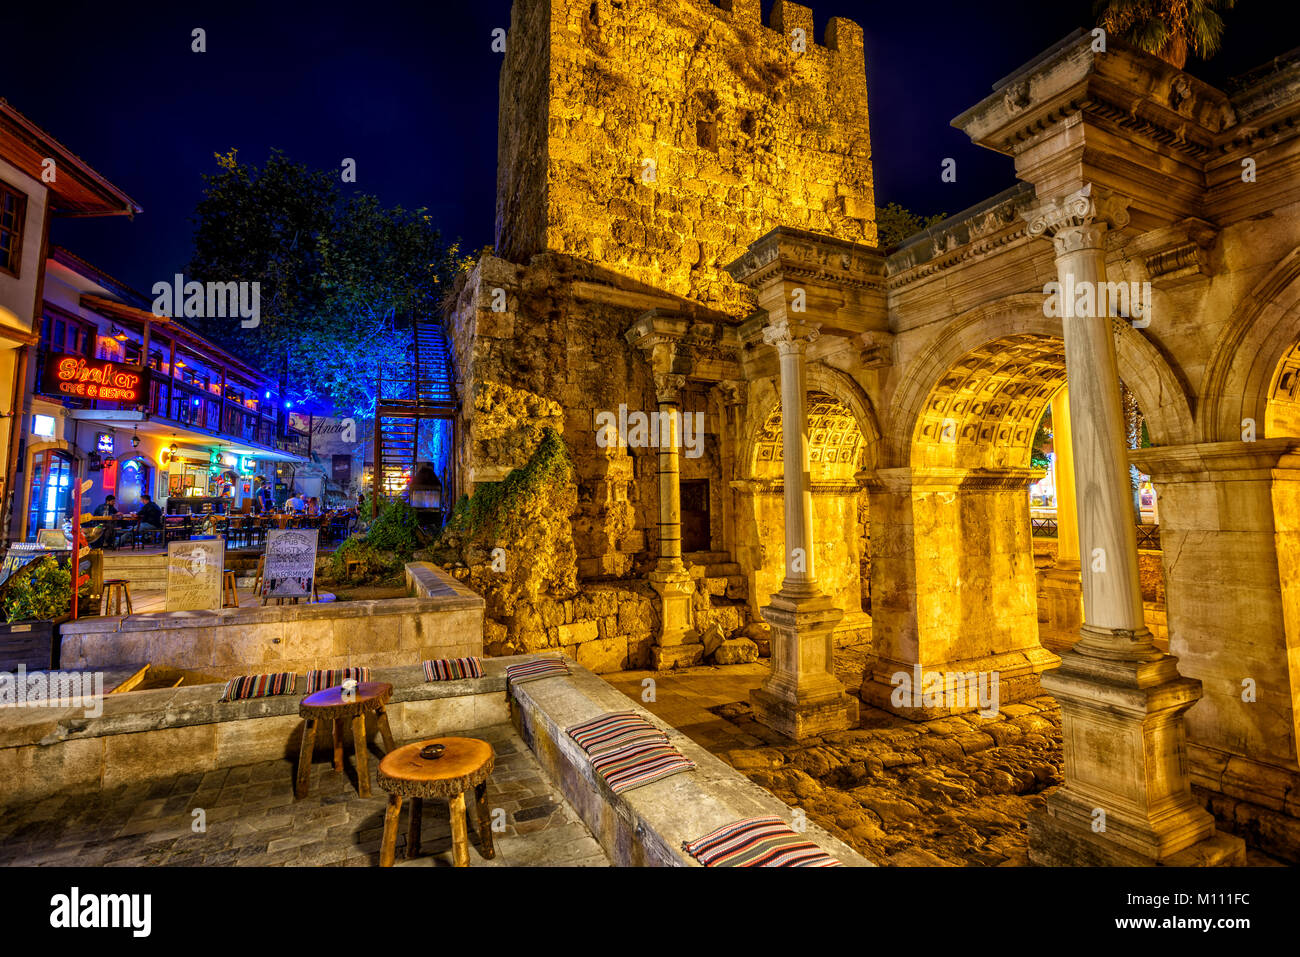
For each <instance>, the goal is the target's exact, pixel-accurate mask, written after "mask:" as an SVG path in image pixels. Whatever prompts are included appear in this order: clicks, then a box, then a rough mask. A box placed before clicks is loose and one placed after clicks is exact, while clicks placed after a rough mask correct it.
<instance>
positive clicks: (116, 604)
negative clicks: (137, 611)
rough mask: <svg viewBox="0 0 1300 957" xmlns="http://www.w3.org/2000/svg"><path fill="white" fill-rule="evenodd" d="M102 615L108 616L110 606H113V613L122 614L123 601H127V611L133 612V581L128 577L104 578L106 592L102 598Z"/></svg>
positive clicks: (128, 612) (115, 614)
mask: <svg viewBox="0 0 1300 957" xmlns="http://www.w3.org/2000/svg"><path fill="white" fill-rule="evenodd" d="M101 601H102V602H103V604H102V605H101V606H100V612H99V613H100V615H101V616H104V617H107V615H108V608H109V605H110V604H111V605H112V606H113V615H114V616H115V617H116V616H117V615H120V614H122V602H123V601H125V602H126V613H127V614H128V615H130V614H131V582H130V580H129V579H126V578H106V579H104V592H103V597H102V598H101Z"/></svg>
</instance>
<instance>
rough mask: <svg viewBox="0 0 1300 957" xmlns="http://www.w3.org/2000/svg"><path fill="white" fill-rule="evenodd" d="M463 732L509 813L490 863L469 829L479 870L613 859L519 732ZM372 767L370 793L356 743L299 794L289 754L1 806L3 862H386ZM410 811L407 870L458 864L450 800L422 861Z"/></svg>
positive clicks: (428, 816)
mask: <svg viewBox="0 0 1300 957" xmlns="http://www.w3.org/2000/svg"><path fill="white" fill-rule="evenodd" d="M464 734H465V736H467V737H475V738H482V739H483V740H485V741H488V742H490V743H491V744H492V747H493V748H494V749H495V751H496V768H495V770H494V771H493V773H492V779H491V781H490V783H489V784H488V804H489V806H490V807H491V808H492V809H493V810H495V809H501V810H504V811H505V814H504V816H502V815H499V814H498V815H495V816H496V818H497V820H498V830H497V831H496V833H495V834H494V843H495V845H496V852H497V853H496V857H495V858H494V859H493V860H491V861H485V860H483V858H482V856H481V855H480V854H479V845H478V837H477V832H476V831H475V829H474V828H473V827H472V826H471V844H472V849H471V850H470V866H471V867H485V866H486V867H512V866H513V867H520V866H524V867H528V866H564V867H573V866H578V867H593V866H595V867H608V866H609V859H608V858H607V857H606V856H605V853H604V851H603V850H601V847H600V845H599V844H597V843H596V841H595V839H594V838H593V837H592V836H591V833H590V832H589V831H588V830H587V828H586V826H585V825H584V824H583V823H582V821H581V820H580V819H579V818H578V815H577V813H576V812H575V811H574V810H573V808H572V807H570V806H569V804H568V803H567V802H566V801H565V800H564V798H563V797H561V795H560V793H559V792H558V790H556V789H555V788H554V787H552V786H551V784H550V782H549V781H548V780H547V779H546V777H545V775H544V774H543V773H542V770H541V768H540V767H539V766H538V764H537V761H536V760H535V759H534V758H533V755H532V754H531V752H529V750H528V748H527V747H526V746H525V745H524V743H523V742H522V741H521V740H520V739H519V737H518V735H517V734H516V733H515V731H514V729H513V728H511V727H510V726H509V725H499V726H495V727H491V728H483V729H479V730H477V731H467V732H464ZM368 764H369V767H370V775H371V791H372V794H371V797H369V798H361V797H358V796H357V791H356V785H355V783H354V777H353V771H352V767H353V765H352V755H351V751H350V750H349V751H348V756H347V761H346V767H347V770H346V771H345V772H344V773H342V774H339V773H336V772H334V771H333V770H332V769H331V768H330V765H329V762H328V760H323V759H318V760H317V762H316V764H315V765H314V766H313V767H312V778H311V789H310V791H309V792H308V795H307V797H305V798H303V799H301V800H295V799H294V796H293V774H294V767H293V763H292V762H291V761H288V760H279V761H265V762H262V763H260V764H252V765H245V766H243V767H237V768H226V769H222V770H218V771H210V772H208V773H206V774H190V775H184V776H181V777H174V778H169V779H164V780H161V781H157V782H154V783H149V784H135V785H129V786H126V787H119V788H115V789H113V790H110V791H103V792H88V793H87V792H83V793H68V794H61V795H56V796H54V797H50V798H47V799H46V800H44V801H39V802H35V803H29V804H18V805H13V806H10V807H3V808H0V864H4V865H67V866H76V867H96V866H108V867H140V866H151V865H158V864H161V865H165V866H178V867H180V866H204V867H216V866H267V865H286V864H287V865H294V866H311V865H334V866H357V867H368V866H378V864H379V842H380V838H381V836H382V835H383V830H384V807H385V805H386V803H387V799H388V795H387V793H386V792H384V791H382V790H380V789H379V787H378V786H377V785H376V784H375V783H374V781H375V777H374V776H375V770H376V768H377V767H378V765H379V758H378V757H377V756H376V755H375V753H374V752H373V751H372V752H371V760H370V761H369V762H368ZM471 803H472V802H471ZM407 806H408V805H404V806H403V808H402V820H401V828H400V832H399V834H398V838H397V865H398V866H399V867H430V866H436V867H442V866H445V867H450V866H451V829H450V824H449V821H448V816H447V805H446V804H445V803H444V802H441V801H426V802H425V807H424V818H423V826H422V828H421V847H422V851H421V856H419V857H417V858H415V859H414V860H411V861H406V860H404V859H403V852H404V848H405V844H406V822H407V817H406V815H407ZM196 808H202V809H203V811H204V813H205V815H206V823H207V830H206V833H195V832H194V831H193V829H192V827H193V823H194V820H195V818H194V815H193V811H194V810H195V809H196ZM471 820H472V819H471Z"/></svg>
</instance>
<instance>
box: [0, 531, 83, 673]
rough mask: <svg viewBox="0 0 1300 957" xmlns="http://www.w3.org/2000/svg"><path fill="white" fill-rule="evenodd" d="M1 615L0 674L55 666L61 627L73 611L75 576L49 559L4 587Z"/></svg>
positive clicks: (34, 563) (42, 560) (48, 557)
mask: <svg viewBox="0 0 1300 957" xmlns="http://www.w3.org/2000/svg"><path fill="white" fill-rule="evenodd" d="M5 585H6V587H5V591H4V597H3V599H0V612H2V613H3V615H4V624H0V671H14V670H16V669H17V668H18V666H19V665H23V666H24V667H26V668H28V669H32V670H35V669H45V668H53V667H55V666H56V664H57V663H56V661H55V659H56V657H57V654H56V651H57V645H56V642H55V638H56V635H57V634H58V626H59V625H60V624H62V623H63V622H64V621H66V620H67V619H68V616H69V614H70V612H71V609H72V574H71V572H70V571H69V570H68V569H67V568H62V567H60V566H59V563H58V561H57V560H56V559H55V558H54V557H53V556H50V555H47V556H46V557H44V558H42V559H41V560H40V561H37V562H33V563H32V564H31V565H29V566H27V567H26V568H23V569H22V570H20V571H18V572H17V573H15V574H14V575H13V577H12V578H10V579H9V581H8V582H6V583H5Z"/></svg>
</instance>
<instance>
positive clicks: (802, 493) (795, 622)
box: [750, 316, 858, 739]
mask: <svg viewBox="0 0 1300 957" xmlns="http://www.w3.org/2000/svg"><path fill="white" fill-rule="evenodd" d="M817 335H818V331H817V327H816V325H815V324H812V323H801V322H795V321H791V320H789V319H787V318H786V317H784V316H777V317H774V318H773V319H772V321H771V322H769V324H768V325H767V327H766V328H765V329H764V330H763V339H764V341H765V342H767V343H768V344H769V345H773V346H775V347H776V350H777V353H778V355H779V358H780V366H781V433H782V451H783V454H784V459H785V461H784V483H785V487H784V492H783V495H784V503H785V562H784V565H785V578H784V581H783V582H782V585H781V590H780V591H778V592H777V593H776V594H775V595H773V596H772V599H771V603H770V604H769V605H766V606H764V608H763V609H762V612H761V613H762V615H763V619H764V620H765V621H766V622H767V623H768V624H770V625H771V626H772V673H771V674H770V675H769V676H768V677H767V679H766V680H764V682H763V684H762V686H761V687H759V688H757V689H755V690H754V691H753V692H751V695H750V702H751V704H752V705H753V708H754V717H755V718H756V719H757V720H758V721H759V722H761V723H763V724H765V725H767V726H768V727H770V728H773V729H775V730H777V731H780V732H781V733H782V734H784V735H786V736H787V737H791V738H795V739H800V738H805V737H810V736H813V735H817V734H821V733H823V732H825V731H834V730H842V729H845V728H850V727H853V726H855V725H856V724H857V718H858V702H857V699H855V698H853V697H851V696H850V695H848V694H846V693H845V691H844V686H843V685H842V684H840V682H839V681H838V680H837V679H836V677H835V673H834V668H835V646H834V640H833V635H834V632H835V626H836V624H837V623H838V622H839V620H840V618H841V617H843V612H842V611H841V610H840V609H839V608H836V607H835V605H834V603H833V602H832V601H831V599H830V598H829V597H827V596H826V595H824V594H823V593H822V592H821V591H820V589H818V587H817V570H816V563H815V560H814V555H813V523H812V490H811V488H810V487H809V480H808V417H807V409H806V405H805V402H806V384H805V375H804V365H805V362H806V350H807V347H808V344H809V343H810V342H811V341H813V340H815V339H816V338H817Z"/></svg>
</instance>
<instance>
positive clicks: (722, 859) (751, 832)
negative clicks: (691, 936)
mask: <svg viewBox="0 0 1300 957" xmlns="http://www.w3.org/2000/svg"><path fill="white" fill-rule="evenodd" d="M682 850H684V851H686V853H688V854H690V855H691V857H693V858H695V859H696V860H697V861H699V862H700V863H701V864H703V865H704V866H705V867H843V866H844V865H843V863H842V862H841V861H837V860H836V859H835V858H833V857H831V856H830V855H829V854H827V853H826V852H825V851H823V850H822V849H821V848H820V847H818V846H817V845H816V844H813V843H812V842H811V841H806V840H804V839H803V838H802V837H800V836H799V835H798V834H796V833H795V832H794V831H793V830H791V828H790V825H788V824H786V823H785V821H783V820H781V819H780V818H779V817H775V816H773V817H751V818H746V819H745V820H743V821H737V822H736V823H735V824H728V825H726V826H725V827H720V828H718V829H717V830H716V831H712V832H710V833H708V834H706V835H704V836H703V837H701V838H699V839H698V840H695V841H688V842H686V843H684V844H683V845H682Z"/></svg>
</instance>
